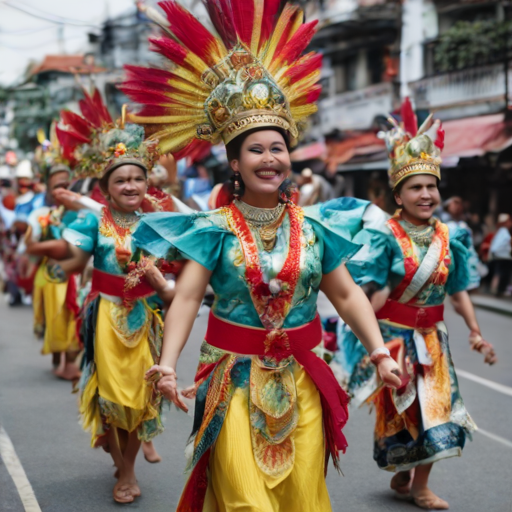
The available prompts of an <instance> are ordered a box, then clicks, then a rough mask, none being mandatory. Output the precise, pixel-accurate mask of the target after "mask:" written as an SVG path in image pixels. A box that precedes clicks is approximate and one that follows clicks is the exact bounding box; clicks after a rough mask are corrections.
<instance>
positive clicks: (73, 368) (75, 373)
mask: <svg viewBox="0 0 512 512" xmlns="http://www.w3.org/2000/svg"><path fill="white" fill-rule="evenodd" d="M55 375H56V376H57V377H59V379H63V380H71V381H73V380H77V379H79V378H80V375H81V373H80V370H79V368H78V366H77V365H76V364H75V363H66V364H65V366H64V368H63V369H61V368H59V369H57V370H55Z"/></svg>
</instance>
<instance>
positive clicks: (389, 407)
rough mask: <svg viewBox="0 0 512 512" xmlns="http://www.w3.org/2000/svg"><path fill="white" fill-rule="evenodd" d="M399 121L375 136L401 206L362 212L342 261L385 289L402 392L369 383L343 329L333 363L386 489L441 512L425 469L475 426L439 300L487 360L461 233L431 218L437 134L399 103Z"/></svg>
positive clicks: (383, 311)
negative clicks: (386, 479)
mask: <svg viewBox="0 0 512 512" xmlns="http://www.w3.org/2000/svg"><path fill="white" fill-rule="evenodd" d="M402 119H403V125H402V126H399V125H398V124H397V123H396V122H395V121H394V119H392V118H390V122H392V123H393V124H394V128H393V129H392V130H391V131H389V132H387V133H386V134H385V138H386V143H387V148H388V151H389V154H390V161H391V166H390V171H389V175H390V184H391V187H392V189H393V193H394V197H395V200H396V202H397V204H398V205H399V207H400V208H401V209H400V210H398V211H397V213H396V214H395V215H394V216H393V217H392V218H389V219H387V218H386V217H385V216H384V215H375V212H376V209H368V210H367V212H366V215H365V218H364V221H365V229H363V230H362V231H361V232H359V233H358V234H357V235H356V236H355V238H354V241H356V242H360V243H363V244H366V245H365V247H364V248H363V249H362V250H361V252H359V253H358V254H357V255H356V256H355V257H354V258H353V259H352V260H351V261H350V262H349V264H348V269H349V271H350V272H351V274H352V276H353V277H354V278H355V280H356V282H357V283H358V284H361V285H368V284H370V283H374V284H375V285H377V287H378V288H385V287H388V298H387V300H386V298H384V300H383V301H382V303H381V305H380V306H379V307H377V308H376V309H378V311H377V318H378V319H379V324H380V328H381V332H382V335H383V337H384V340H385V341H386V346H387V347H388V348H389V350H390V351H391V353H392V356H393V357H394V358H395V360H396V361H397V362H398V363H399V365H400V367H401V371H402V381H403V382H402V387H401V388H399V389H398V390H389V389H385V388H382V387H381V386H379V383H378V380H377V379H376V378H375V371H374V370H373V365H371V364H370V361H369V360H368V357H367V356H366V354H365V352H364V349H363V347H362V346H361V344H360V342H359V341H358V340H357V335H356V333H354V332H352V330H350V329H346V330H345V331H344V335H343V337H342V338H341V339H340V343H339V346H340V351H339V352H338V353H337V355H336V357H335V361H336V362H338V363H340V364H341V365H342V367H343V368H344V370H345V372H346V374H348V376H349V379H348V390H349V392H350V394H351V395H352V396H353V397H354V400H353V402H355V403H362V402H364V401H366V402H372V403H373V404H374V406H375V410H376V424H375V441H374V458H375V461H376V462H377V464H378V466H379V467H380V468H381V469H385V470H388V471H393V472H396V474H395V476H394V477H393V478H392V480H391V488H392V489H394V490H395V491H396V492H397V494H398V496H399V497H404V498H407V499H411V500H413V501H414V502H415V503H416V505H417V506H419V507H420V508H425V509H447V508H448V503H446V501H444V500H442V499H441V498H439V497H438V496H436V495H435V494H434V493H433V492H432V491H431V490H430V489H429V488H428V478H429V474H430V471H431V469H432V464H433V463H434V462H436V461H438V460H441V459H443V458H447V457H453V456H459V455H461V451H462V448H463V447H464V443H465V440H466V436H470V434H471V432H472V431H474V430H475V428H476V426H475V424H474V423H473V420H472V419H471V417H470V416H469V414H468V413H467V411H466V408H465V407H464V402H463V401H462V397H461V395H460V393H459V388H458V384H457V376H456V374H455V370H454V367H453V362H452V359H451V355H450V349H449V345H448V332H447V330H446V325H445V324H444V322H443V303H444V300H445V297H446V294H448V295H450V297H451V301H452V303H453V305H454V307H455V311H456V312H457V313H458V314H460V315H461V316H462V317H463V318H464V320H465V322H466V324H467V326H468V328H469V329H470V337H469V339H470V344H471V348H472V349H473V350H477V351H478V352H481V353H482V354H484V356H485V362H486V363H489V364H493V363H494V362H495V361H496V357H495V354H494V350H493V348H492V346H491V345H490V344H489V343H488V342H486V341H485V340H484V339H483V338H482V335H481V332H480V327H479V325H478V322H477V320H476V317H475V312H474V309H473V306H472V304H471V301H470V299H469V296H468V293H467V292H466V291H465V290H466V289H467V285H468V270H467V261H468V258H469V252H468V248H467V247H466V246H465V245H464V243H463V240H465V239H466V237H465V234H464V233H461V237H460V238H459V237H458V236H457V233H455V234H452V233H450V232H449V229H448V227H447V226H446V225H445V224H443V223H442V222H440V221H439V220H438V219H436V218H434V217H433V213H434V211H435V209H436V207H437V206H438V205H439V202H440V196H439V190H438V182H439V179H440V164H441V158H440V151H441V149H442V147H443V137H444V132H443V131H442V129H441V128H440V123H439V122H437V121H436V122H435V123H433V121H432V118H431V117H429V118H428V119H427V120H426V121H425V123H424V124H423V125H422V126H421V128H420V129H419V130H418V128H417V124H416V118H415V115H414V113H413V111H412V107H411V104H410V102H409V101H408V100H406V102H405V103H404V105H403V106H402ZM326 209H327V210H329V205H328V204H327V205H326ZM381 214H383V212H381ZM461 240H462V241H461ZM389 290H391V291H390V292H389ZM380 293H382V292H380Z"/></svg>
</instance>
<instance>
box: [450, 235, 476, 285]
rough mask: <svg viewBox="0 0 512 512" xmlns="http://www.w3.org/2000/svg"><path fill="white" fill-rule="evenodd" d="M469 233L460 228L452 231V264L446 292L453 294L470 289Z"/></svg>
mask: <svg viewBox="0 0 512 512" xmlns="http://www.w3.org/2000/svg"><path fill="white" fill-rule="evenodd" d="M466 244H467V235H466V233H464V230H462V229H458V230H456V231H455V232H454V233H453V234H451V233H450V252H451V254H452V264H451V266H450V272H449V274H448V281H447V282H446V293H448V295H453V294H454V293H457V292H462V291H464V290H467V289H468V285H469V279H470V272H469V259H470V256H471V254H470V251H469V249H468V247H467V245H466Z"/></svg>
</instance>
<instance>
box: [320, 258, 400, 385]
mask: <svg viewBox="0 0 512 512" xmlns="http://www.w3.org/2000/svg"><path fill="white" fill-rule="evenodd" d="M320 289H321V290H322V291H323V292H324V293H325V295H327V298H328V299H329V300H330V301H331V303H332V305H333V306H334V307H335V308H336V311H337V312H338V314H339V315H340V316H341V317H342V318H343V320H345V322H346V323H347V324H348V325H349V326H350V328H351V329H352V331H354V334H355V335H356V336H357V337H358V338H359V339H360V340H361V343H362V344H363V345H364V348H365V349H366V350H367V351H368V353H369V354H371V353H372V352H373V351H374V350H376V349H378V348H383V347H384V340H383V339H382V334H381V333H380V328H379V324H378V323H377V319H376V317H375V313H374V311H373V308H372V306H371V304H370V301H369V300H368V298H367V297H366V295H365V294H364V292H363V290H361V288H360V287H359V286H358V285H357V284H356V283H355V282H354V280H353V279H352V276H351V275H350V273H349V271H348V270H347V267H346V266H345V265H340V266H339V267H338V268H336V269H335V270H333V271H332V272H331V273H329V274H326V275H324V276H323V278H322V283H321V284H320ZM378 370H379V374H380V376H381V378H382V380H383V381H384V382H385V383H386V384H387V385H390V386H392V387H398V386H400V382H401V381H400V378H399V377H398V376H397V375H398V374H399V373H398V372H399V368H398V365H397V364H396V362H395V361H394V360H393V359H391V358H390V357H387V358H383V359H381V360H380V362H379V363H378Z"/></svg>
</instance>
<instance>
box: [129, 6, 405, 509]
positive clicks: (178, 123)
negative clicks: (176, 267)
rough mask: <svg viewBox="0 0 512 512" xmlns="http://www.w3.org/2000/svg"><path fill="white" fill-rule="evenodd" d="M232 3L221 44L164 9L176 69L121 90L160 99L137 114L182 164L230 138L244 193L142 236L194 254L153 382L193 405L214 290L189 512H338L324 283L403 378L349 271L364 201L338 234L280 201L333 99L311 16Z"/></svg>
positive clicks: (389, 373)
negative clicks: (198, 337) (323, 97)
mask: <svg viewBox="0 0 512 512" xmlns="http://www.w3.org/2000/svg"><path fill="white" fill-rule="evenodd" d="M230 4H231V9H232V10H230V11H228V10H224V8H223V6H224V5H225V4H224V3H223V2H207V3H206V6H207V7H208V8H209V10H210V13H211V15H212V19H213V22H214V23H215V24H216V28H217V30H219V33H220V34H221V37H222V40H219V39H216V38H215V37H214V36H212V35H211V34H210V33H209V32H208V31H207V30H206V29H205V28H204V27H203V26H202V25H201V24H199V22H198V21H197V20H195V18H193V17H192V16H191V15H190V14H189V13H188V12H187V11H186V10H185V9H183V8H182V7H181V6H180V5H179V4H177V3H175V2H163V3H161V4H160V5H161V6H162V8H163V9H164V11H165V12H166V13H167V16H168V19H169V23H170V25H166V27H165V28H166V30H170V31H172V33H173V34H174V36H175V37H176V38H177V39H179V40H180V42H181V44H178V43H176V42H175V39H171V38H169V37H166V36H165V37H161V38H156V39H152V40H151V41H152V43H153V44H154V45H155V48H156V49H157V51H159V52H161V53H162V54H163V55H164V56H166V57H168V58H170V59H171V60H172V62H174V64H176V66H174V67H173V68H172V71H164V70H158V69H144V68H130V69H129V73H130V75H131V76H130V80H129V81H128V83H125V84H124V85H123V86H122V90H123V91H124V92H125V93H127V94H129V95H131V96H132V97H133V98H134V99H138V100H139V101H142V102H144V101H146V102H147V103H148V104H150V105H149V107H146V108H145V110H144V111H143V112H142V113H140V114H139V115H137V116H133V117H132V119H133V120H135V121H137V122H141V123H144V124H146V125H147V126H148V127H150V126H151V125H152V126H153V128H154V135H153V136H154V137H155V138H157V139H158V140H159V141H160V145H161V148H162V150H163V151H168V152H171V153H174V154H180V155H184V154H187V153H188V152H189V151H192V150H194V148H197V145H198V144H204V142H203V140H206V141H212V142H216V141H217V140H219V139H222V140H223V141H224V142H225V143H226V147H227V152H228V158H229V161H230V165H231V167H232V169H233V171H234V182H233V190H234V195H235V197H236V199H234V200H233V201H232V202H230V203H229V204H228V205H226V206H225V207H223V208H220V209H218V210H215V211H213V212H207V213H200V212H196V213H194V214H177V213H174V214H173V213H170V214H163V213H162V214H158V213H157V214H153V215H147V216H145V217H143V219H142V220H141V223H140V225H139V227H138V228H137V231H136V232H135V234H134V238H135V241H136V244H137V245H138V246H139V247H141V248H142V249H143V250H145V251H148V252H149V253H152V254H154V255H155V256H157V257H165V256H166V255H167V253H168V251H169V250H170V251H171V252H173V251H175V250H178V251H179V252H180V253H181V254H182V255H183V256H184V257H185V258H187V259H189V260H191V261H190V262H189V263H187V264H186V266H185V268H184V270H183V273H182V275H181V277H180V279H179V281H178V284H177V286H176V296H175V299H174V301H173V303H172V304H171V307H170V308H169V311H168V313H167V315H166V327H165V335H164V345H163V350H162V357H161V362H160V365H156V366H154V367H153V368H151V369H150V370H149V371H148V374H147V375H148V379H153V378H155V376H159V377H160V376H161V378H160V380H159V381H158V384H157V387H158V389H160V390H161V391H162V392H163V393H164V394H165V395H166V396H167V397H168V398H169V399H171V400H172V401H174V403H176V404H177V405H178V406H181V407H182V408H184V409H186V407H185V405H184V404H183V403H182V400H181V398H180V396H179V395H178V392H177V387H176V383H177V380H176V379H177V377H176V371H175V369H176V365H177V362H178V357H179V354H180V352H181V350H182V348H183V346H184V345H185V343H186V341H187V338H188V336H189V334H190V330H191V328H192V325H193V323H194V319H195V317H196V315H197V311H198V309H199V307H200V305H201V302H202V299H203V295H204V291H205V289H206V286H207V285H208V283H210V284H211V285H212V287H213V289H214V292H215V301H214V304H213V306H212V312H211V315H210V317H209V322H208V332H207V334H206V339H205V342H204V343H203V345H202V348H201V355H200V362H199V368H198V371H197V374H196V379H195V386H194V388H193V390H187V391H186V393H185V396H191V395H193V394H196V410H195V421H194V428H193V435H192V437H191V439H190V449H191V452H192V455H191V461H190V469H191V470H192V473H191V475H190V477H189V480H188V482H187V484H186V487H185V489H184V491H183V494H182V497H181V500H180V504H179V506H178V510H180V511H197V512H199V511H208V512H215V511H225V510H235V509H236V510H242V509H243V510H246V511H254V512H256V511H262V510H265V511H276V512H277V511H281V510H307V511H308V512H326V511H329V510H331V505H330V500H329V496H328V492H327V487H326V483H325V468H326V462H327V460H326V455H327V457H328V456H329V455H330V456H332V458H333V461H334V463H335V464H336V465H338V463H339V460H338V457H339V452H340V451H344V450H345V448H346V441H345V438H344V436H343V433H342V428H343V426H344V424H345V421H346V419H347V410H346V406H347V398H346V395H345V393H344V392H343V391H342V389H341V388H340V387H339V385H338V383H337V382H336V379H335V378H334V375H333V374H332V372H331V370H330V368H329V367H328V366H327V365H326V363H325V362H324V361H323V360H322V359H320V358H318V357H317V356H316V355H315V354H314V353H313V352H312V349H313V348H314V347H315V346H317V345H318V344H319V343H320V341H321V333H322V328H321V323H320V320H319V318H318V316H317V312H316V302H317V295H318V291H319V289H323V290H324V291H325V292H326V293H327V295H328V297H329V298H330V300H331V301H332V302H333V304H334V305H335V307H336V308H337V310H338V311H339V312H340V314H342V315H343V316H344V317H345V319H346V320H347V321H348V322H349V324H350V325H352V327H353V329H354V330H355V331H356V332H357V333H358V335H359V336H360V338H361V339H362V340H364V344H365V346H366V348H367V350H368V351H369V352H370V353H372V357H373V359H374V360H375V361H376V360H377V359H378V361H379V362H378V371H379V374H380V375H381V377H382V379H383V381H384V382H385V383H386V384H388V385H399V383H400V379H399V378H398V376H397V375H396V374H395V373H394V372H397V365H396V363H395V362H394V361H393V360H392V359H391V358H390V357H389V355H386V350H385V349H384V347H383V341H382V338H381V336H380V333H379V329H378V325H377V322H376V320H375V316H374V314H373V311H372V309H371V306H370V304H369V302H368V300H367V299H366V296H365V295H364V293H363V292H362V291H361V289H360V288H359V287H358V286H356V285H355V283H354V282H353V280H352V279H351V277H350V275H349V273H348V272H347V269H346V267H345V266H344V265H343V264H342V263H343V262H344V261H345V260H346V259H347V258H349V257H350V255H352V254H353V253H354V251H355V250H357V249H358V246H355V245H353V244H352V243H351V242H350V241H348V240H347V239H346V238H345V237H347V238H350V237H351V236H352V234H351V232H350V229H352V228H354V225H358V224H359V221H360V217H361V215H362V211H364V208H365V205H363V204H361V203H358V202H357V201H354V200H351V201H349V202H348V203H347V205H346V208H347V213H346V225H345V226H338V227H335V226H332V225H330V223H329V220H328V219H327V218H325V217H324V216H323V215H322V213H321V211H320V209H319V208H311V209H309V210H303V209H302V208H300V207H298V206H295V205H294V204H293V203H292V202H291V201H289V200H288V198H287V196H286V193H285V192H283V191H282V186H283V184H284V182H285V178H286V177H287V175H288V174H289V172H290V167H291V164H290V157H289V147H290V145H292V144H294V143H295V142H296V140H297V136H298V127H297V122H299V121H303V120H305V118H306V117H307V115H309V114H311V113H312V112H314V111H315V104H314V100H315V99H316V98H317V97H318V93H319V87H318V85H316V82H317V80H318V78H319V74H320V73H319V70H320V58H319V56H318V55H316V54H314V53H312V54H308V55H306V56H304V57H302V58H299V56H300V54H301V52H302V50H303V49H304V48H305V47H306V46H307V44H308V42H309V40H310V38H311V37H312V35H313V32H314V26H315V23H309V24H305V25H304V24H302V20H303V13H302V11H301V10H300V9H299V8H298V7H296V6H293V5H289V4H288V5H286V6H285V7H284V9H283V10H282V12H281V13H280V16H279V18H278V20H277V23H276V21H275V18H276V10H277V7H278V5H279V2H269V1H265V2H263V1H256V2H254V3H251V2H249V3H248V2H247V1H246V0H243V2H242V1H240V2H235V1H233V2H231V3H230ZM251 16H252V18H251ZM274 23H276V25H274ZM297 59H298V60H297ZM169 68H170V66H169ZM180 91H183V92H180ZM159 98H162V103H163V104H164V105H163V106H159V105H158V104H157V103H158V99H159ZM163 98H165V101H163ZM285 190H286V187H285ZM397 373H398V372H397Z"/></svg>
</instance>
